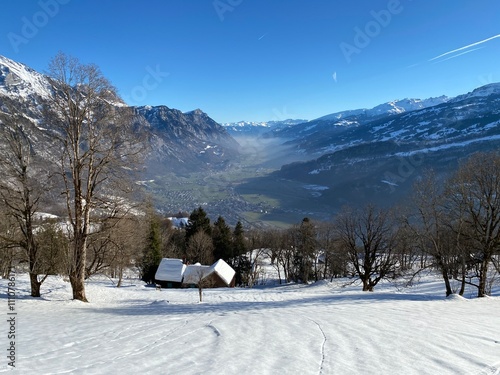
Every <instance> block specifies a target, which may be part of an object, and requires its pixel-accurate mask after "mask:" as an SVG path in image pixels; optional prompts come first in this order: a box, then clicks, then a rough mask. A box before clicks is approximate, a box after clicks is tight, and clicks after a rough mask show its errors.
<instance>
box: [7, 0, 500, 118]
mask: <svg viewBox="0 0 500 375" xmlns="http://www.w3.org/2000/svg"><path fill="white" fill-rule="evenodd" d="M2 15H3V17H2V22H1V24H0V54H2V55H4V56H6V57H9V58H11V59H13V60H17V61H20V62H23V63H25V64H27V65H29V66H31V67H32V68H34V69H36V70H38V71H44V70H46V69H47V66H48V63H49V61H50V59H51V58H52V57H53V56H55V55H56V53H57V52H58V51H62V52H64V53H66V54H69V55H72V56H75V57H78V58H79V59H80V60H81V61H82V62H85V63H95V64H97V65H98V66H100V68H101V69H102V71H103V73H104V75H105V76H106V77H108V78H109V79H110V80H111V82H112V83H113V84H114V85H115V86H116V87H117V88H118V91H119V93H120V94H121V95H122V96H123V97H124V98H125V100H126V101H127V102H128V103H129V104H132V105H145V104H149V105H160V104H164V105H167V106H168V107H171V108H178V109H180V110H181V111H189V110H193V109H196V108H200V109H202V110H203V111H205V112H207V113H208V114H209V115H210V116H211V117H212V118H214V119H215V120H216V121H218V122H231V121H239V120H247V121H266V120H284V119H286V118H290V117H292V118H302V119H308V120H310V119H314V118H317V117H320V116H323V115H326V114H329V113H333V112H337V111H341V110H345V109H355V108H371V107H373V106H375V105H377V104H380V103H382V102H386V101H389V100H394V99H402V98H405V97H412V98H427V97H431V96H440V95H443V94H444V95H449V96H455V95H458V94H462V93H465V92H468V91H471V90H472V89H474V88H476V87H478V86H481V85H483V84H486V83H490V82H499V81H500V64H499V60H500V36H499V35H500V2H499V1H498V0H481V1H471V0H439V1H437V0H436V1H431V0H399V1H398V0H359V1H354V0H335V1H334V0H149V1H137V0H134V1H132V0H120V1H118V0H115V1H112V0H107V1H104V0H99V1H97V0H88V1H84V0H40V1H35V0H33V1H27V0H3V1H2ZM478 42H480V43H478ZM475 43H478V44H475ZM448 52H450V53H448ZM441 55H443V56H441ZM438 56H441V57H438ZM436 57H438V58H437V59H434V58H436ZM433 59H434V60H433Z"/></svg>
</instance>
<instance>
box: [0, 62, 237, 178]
mask: <svg viewBox="0 0 500 375" xmlns="http://www.w3.org/2000/svg"><path fill="white" fill-rule="evenodd" d="M55 85H57V82H53V81H52V80H51V79H50V78H48V77H47V76H45V75H43V74H41V73H38V72H36V71H34V70H33V69H31V68H29V67H28V66H26V65H24V64H21V63H19V62H15V61H13V60H10V59H8V58H6V57H3V56H0V112H3V113H5V112H8V111H16V112H17V113H21V114H23V116H24V117H25V119H26V120H29V121H31V123H32V124H33V125H34V126H33V127H31V129H32V130H31V132H32V135H31V138H32V140H33V141H34V142H33V144H34V147H35V148H36V149H39V150H40V152H42V151H43V150H45V153H46V155H45V156H46V157H47V158H48V159H50V155H49V154H47V150H50V147H47V143H48V142H49V141H50V138H51V134H50V132H51V131H52V130H53V129H50V128H43V127H42V126H40V124H41V123H42V121H41V120H42V117H43V115H42V107H43V105H44V104H45V103H46V101H47V99H48V98H49V97H50V96H51V95H53V93H54V86H55ZM112 104H114V105H116V106H117V107H124V106H126V104H125V103H124V102H123V101H122V100H121V99H119V98H115V99H114V100H113V101H112ZM133 109H134V113H135V118H134V122H135V123H136V127H135V129H136V131H137V132H138V133H139V134H138V136H140V137H141V139H145V140H146V141H147V142H148V144H147V145H146V146H147V147H146V149H147V155H146V165H147V167H148V168H147V169H146V171H145V173H146V175H149V176H150V175H153V174H164V173H171V172H175V173H177V172H179V173H182V172H188V171H200V170H221V169H224V168H225V167H226V166H227V165H228V164H229V163H230V162H231V160H232V159H233V158H234V157H236V156H237V155H238V144H237V142H236V141H235V140H234V139H233V138H232V137H231V136H230V135H229V134H228V132H227V131H226V130H225V128H224V127H222V126H220V125H219V124H218V123H216V122H215V121H214V120H212V119H211V118H210V117H209V116H208V115H207V114H206V113H204V112H202V111H201V110H199V109H197V110H194V111H191V112H187V113H182V112H181V111H179V110H176V109H170V108H168V107H166V106H158V107H149V106H146V107H134V108H133ZM1 115H2V113H0V117H1ZM47 161H50V160H47Z"/></svg>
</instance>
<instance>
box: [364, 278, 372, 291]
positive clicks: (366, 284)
mask: <svg viewBox="0 0 500 375" xmlns="http://www.w3.org/2000/svg"><path fill="white" fill-rule="evenodd" d="M363 292H370V284H369V283H368V279H363Z"/></svg>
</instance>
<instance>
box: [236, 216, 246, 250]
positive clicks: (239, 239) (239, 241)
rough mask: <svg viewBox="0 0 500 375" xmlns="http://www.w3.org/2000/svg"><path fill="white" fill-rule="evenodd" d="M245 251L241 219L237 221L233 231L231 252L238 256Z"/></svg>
mask: <svg viewBox="0 0 500 375" xmlns="http://www.w3.org/2000/svg"><path fill="white" fill-rule="evenodd" d="M246 252H247V246H246V243H245V232H244V231H243V225H242V224H241V221H238V222H237V223H236V227H235V228H234V231H233V254H234V256H238V255H242V254H245V253H246Z"/></svg>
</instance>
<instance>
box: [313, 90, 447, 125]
mask: <svg viewBox="0 0 500 375" xmlns="http://www.w3.org/2000/svg"><path fill="white" fill-rule="evenodd" d="M449 100H450V98H448V97H447V96H444V95H443V96H440V97H437V98H429V99H424V100H422V99H408V98H405V99H401V100H398V99H396V100H393V101H390V102H387V103H383V104H379V105H377V106H375V107H373V108H371V109H366V108H361V109H352V110H347V111H341V112H336V113H332V114H329V115H326V116H323V117H320V118H318V120H322V121H327V120H340V119H343V118H346V117H350V116H367V117H375V116H385V115H397V114H400V113H403V112H410V111H415V110H418V109H423V108H427V107H432V106H435V105H439V104H442V103H446V102H447V101H449Z"/></svg>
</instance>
